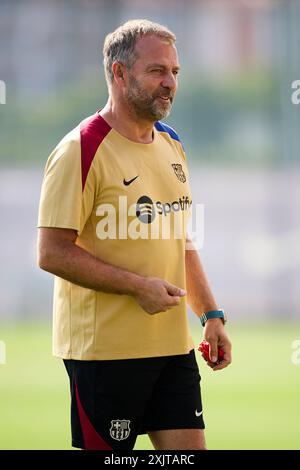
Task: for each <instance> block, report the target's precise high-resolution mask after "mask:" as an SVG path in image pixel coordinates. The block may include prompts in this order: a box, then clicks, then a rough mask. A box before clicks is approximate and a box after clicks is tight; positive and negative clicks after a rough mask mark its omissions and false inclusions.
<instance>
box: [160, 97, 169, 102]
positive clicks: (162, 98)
mask: <svg viewBox="0 0 300 470" xmlns="http://www.w3.org/2000/svg"><path fill="white" fill-rule="evenodd" d="M157 98H160V99H161V100H163V101H166V102H167V101H169V102H171V97H170V96H157Z"/></svg>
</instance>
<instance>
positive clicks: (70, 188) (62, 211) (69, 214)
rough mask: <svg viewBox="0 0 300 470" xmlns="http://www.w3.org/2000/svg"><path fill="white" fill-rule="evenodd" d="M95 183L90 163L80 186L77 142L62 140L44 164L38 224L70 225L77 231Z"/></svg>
mask: <svg viewBox="0 0 300 470" xmlns="http://www.w3.org/2000/svg"><path fill="white" fill-rule="evenodd" d="M96 187H97V181H96V177H95V173H94V171H93V168H92V167H91V168H90V169H89V174H88V177H87V179H86V182H85V185H84V190H83V185H82V168H81V149H80V142H79V141H77V140H67V141H66V140H63V141H62V142H61V143H60V144H58V146H57V147H56V148H55V149H54V151H53V152H52V154H51V155H50V157H49V158H48V161H47V164H46V168H45V174H44V179H43V184H42V190H41V198H40V205H39V216H38V227H53V228H55V227H56V228H69V229H74V230H77V232H78V233H80V232H81V231H82V230H83V228H84V225H85V224H86V221H87V220H88V218H89V216H90V214H91V212H92V210H93V205H94V200H95V193H96Z"/></svg>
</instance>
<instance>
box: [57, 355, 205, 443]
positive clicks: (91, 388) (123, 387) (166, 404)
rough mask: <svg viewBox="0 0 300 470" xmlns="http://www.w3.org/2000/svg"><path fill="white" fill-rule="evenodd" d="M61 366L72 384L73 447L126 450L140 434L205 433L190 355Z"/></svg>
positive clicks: (72, 362)
mask: <svg viewBox="0 0 300 470" xmlns="http://www.w3.org/2000/svg"><path fill="white" fill-rule="evenodd" d="M64 363H65V366H66V369H67V371H68V374H69V377H70V383H71V424H72V445H73V447H79V448H81V449H87V450H97V449H102V450H130V449H133V447H134V444H135V441H136V438H137V436H138V434H145V433H147V432H150V431H159V430H166V429H204V421H203V414H202V402H201V392H200V380H201V379H200V375H199V370H198V365H197V362H196V359H195V352H194V350H192V351H191V352H190V353H189V354H183V355H178V356H165V357H155V358H143V359H122V360H109V361H107V360H105V361H77V360H72V359H69V360H64Z"/></svg>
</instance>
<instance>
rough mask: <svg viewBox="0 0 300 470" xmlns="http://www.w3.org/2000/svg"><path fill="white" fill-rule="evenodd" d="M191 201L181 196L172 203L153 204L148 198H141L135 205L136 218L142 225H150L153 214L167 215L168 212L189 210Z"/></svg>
mask: <svg viewBox="0 0 300 470" xmlns="http://www.w3.org/2000/svg"><path fill="white" fill-rule="evenodd" d="M191 205H192V201H190V199H189V197H188V196H182V197H180V198H179V199H178V200H177V201H173V202H161V201H157V202H155V203H154V202H153V201H152V199H151V198H150V197H149V196H141V197H140V198H139V199H138V201H137V203H136V216H137V217H138V219H139V220H140V221H141V222H143V223H144V224H151V222H153V220H154V219H155V214H156V212H157V214H159V215H161V214H163V215H165V216H166V215H168V214H169V213H170V212H172V211H174V212H177V211H180V210H181V211H183V210H187V209H189V208H190V206H191Z"/></svg>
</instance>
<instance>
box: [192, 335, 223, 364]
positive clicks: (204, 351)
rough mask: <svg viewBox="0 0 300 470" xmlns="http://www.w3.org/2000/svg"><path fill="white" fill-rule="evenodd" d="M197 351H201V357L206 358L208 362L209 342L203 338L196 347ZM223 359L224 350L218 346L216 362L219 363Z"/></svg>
mask: <svg viewBox="0 0 300 470" xmlns="http://www.w3.org/2000/svg"><path fill="white" fill-rule="evenodd" d="M198 351H200V352H201V353H202V357H203V359H205V360H206V362H210V359H209V343H208V342H207V341H205V339H204V340H203V341H201V343H200V345H199V348H198ZM223 359H224V351H223V349H222V348H220V347H218V360H217V362H216V364H220V362H221V361H222V360H223Z"/></svg>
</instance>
